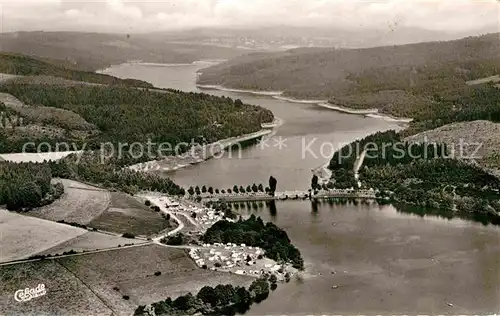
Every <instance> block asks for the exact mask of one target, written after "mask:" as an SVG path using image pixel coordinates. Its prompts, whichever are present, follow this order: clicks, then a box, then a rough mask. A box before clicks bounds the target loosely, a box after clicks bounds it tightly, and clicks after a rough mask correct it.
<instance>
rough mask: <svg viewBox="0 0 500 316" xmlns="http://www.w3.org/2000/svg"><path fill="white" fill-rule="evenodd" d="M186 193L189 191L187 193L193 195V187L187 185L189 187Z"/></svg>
mask: <svg viewBox="0 0 500 316" xmlns="http://www.w3.org/2000/svg"><path fill="white" fill-rule="evenodd" d="M188 193H189V195H191V196H193V195H194V189H193V187H192V186H191V187H189V189H188Z"/></svg>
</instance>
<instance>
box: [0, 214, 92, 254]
mask: <svg viewBox="0 0 500 316" xmlns="http://www.w3.org/2000/svg"><path fill="white" fill-rule="evenodd" d="M86 232H87V231H86V230H84V229H81V228H77V227H72V226H69V225H63V224H58V223H55V222H51V221H47V220H43V219H38V218H34V217H30V216H24V215H21V214H17V213H12V212H9V211H7V210H2V209H0V245H1V247H0V262H6V261H11V260H18V259H25V258H28V257H30V256H32V255H35V254H37V253H40V252H42V251H44V250H47V249H49V248H53V247H55V246H57V245H59V244H61V243H64V242H66V241H69V240H71V239H73V238H75V237H78V236H80V235H83V234H85V233H86Z"/></svg>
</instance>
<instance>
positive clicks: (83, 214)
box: [29, 179, 110, 225]
mask: <svg viewBox="0 0 500 316" xmlns="http://www.w3.org/2000/svg"><path fill="white" fill-rule="evenodd" d="M61 182H62V183H63V185H64V194H63V196H61V198H59V199H58V200H56V201H55V202H54V203H52V204H50V205H47V206H44V207H42V208H39V209H36V210H33V211H30V213H29V214H30V215H31V216H35V217H39V218H43V219H48V220H52V221H59V220H64V221H65V222H68V223H72V222H74V223H78V224H83V225H87V224H88V223H90V222H91V221H92V220H93V219H94V218H96V217H98V216H99V215H101V213H102V212H104V211H105V210H106V209H107V208H108V205H109V203H110V193H109V192H108V191H105V190H102V189H99V188H95V187H91V186H88V185H85V184H82V183H79V182H76V181H71V180H65V179H63V180H61Z"/></svg>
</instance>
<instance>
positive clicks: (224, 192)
mask: <svg viewBox="0 0 500 316" xmlns="http://www.w3.org/2000/svg"><path fill="white" fill-rule="evenodd" d="M220 193H222V194H226V190H224V189H222V190H221V191H220ZM229 193H231V192H229Z"/></svg>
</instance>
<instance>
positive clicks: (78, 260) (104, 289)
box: [56, 245, 253, 315]
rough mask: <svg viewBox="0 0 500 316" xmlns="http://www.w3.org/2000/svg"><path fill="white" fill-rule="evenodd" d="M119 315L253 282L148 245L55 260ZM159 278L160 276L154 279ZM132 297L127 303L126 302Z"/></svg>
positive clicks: (177, 251)
mask: <svg viewBox="0 0 500 316" xmlns="http://www.w3.org/2000/svg"><path fill="white" fill-rule="evenodd" d="M56 260H57V262H59V263H60V264H62V265H63V266H64V267H66V269H68V270H69V271H71V272H72V273H73V274H74V275H75V276H76V277H78V278H79V279H80V280H82V282H84V283H85V284H87V286H89V287H90V288H91V289H92V290H93V291H94V292H95V293H96V294H97V295H98V296H99V297H101V299H103V300H104V301H105V302H106V303H107V305H108V306H112V308H113V310H114V312H115V313H116V314H118V315H130V314H131V313H132V312H133V310H134V309H135V307H137V305H140V304H149V303H152V302H156V301H159V300H164V299H165V298H167V297H168V296H172V297H175V296H178V295H182V294H186V293H187V292H196V291H198V290H199V289H201V288H202V287H203V286H205V285H212V286H215V285H217V284H220V283H235V284H249V283H250V282H251V281H252V280H253V279H252V278H249V277H244V276H237V275H233V274H229V273H224V272H214V271H208V270H203V269H199V268H198V267H197V266H196V264H195V263H194V262H193V261H192V260H191V259H190V258H189V256H188V255H187V253H186V251H185V250H183V249H175V248H167V247H163V246H160V245H147V246H142V247H132V248H124V249H116V250H110V251H106V252H100V253H93V254H87V255H81V256H72V257H65V258H60V259H56ZM155 274H157V275H155ZM124 295H127V296H129V299H128V300H125V299H124V298H123V296H124Z"/></svg>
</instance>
